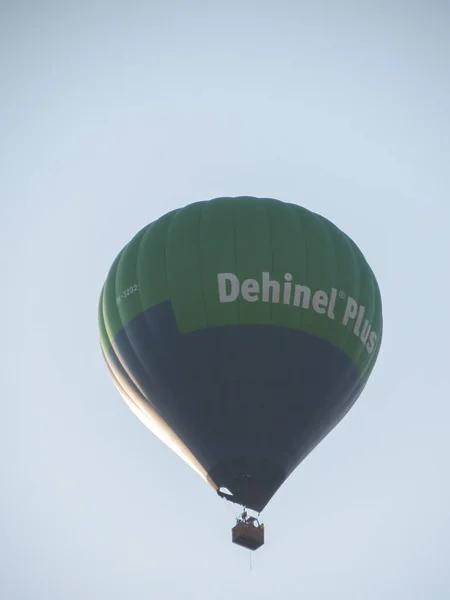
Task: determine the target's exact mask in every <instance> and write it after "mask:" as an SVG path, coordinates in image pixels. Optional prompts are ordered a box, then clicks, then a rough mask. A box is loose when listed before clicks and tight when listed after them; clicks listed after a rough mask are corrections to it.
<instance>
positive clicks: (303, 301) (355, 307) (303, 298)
mask: <svg viewBox="0 0 450 600" xmlns="http://www.w3.org/2000/svg"><path fill="white" fill-rule="evenodd" d="M261 276H262V277H261V279H262V283H261V284H260V282H259V281H258V280H257V279H244V280H243V281H242V282H241V281H240V280H239V278H238V276H237V275H235V274H234V273H218V274H217V284H218V292H219V302H221V303H225V302H235V301H236V300H238V299H239V298H242V299H243V300H245V301H246V302H258V301H259V300H261V301H262V302H272V303H274V304H278V303H283V304H286V305H289V306H295V307H299V308H303V309H305V310H309V309H310V308H312V309H313V310H314V312H316V313H318V314H323V315H325V314H326V316H327V317H328V318H329V319H332V320H334V319H336V315H335V308H336V300H337V298H340V299H341V300H345V299H347V301H346V305H345V309H344V313H343V317H342V321H341V323H342V325H343V326H347V325H348V324H350V325H352V326H353V333H354V335H355V336H356V337H358V338H359V339H360V341H361V343H362V344H363V345H364V347H365V349H366V350H367V352H368V353H369V354H372V352H373V351H374V349H375V345H376V342H377V334H376V332H375V331H372V324H371V323H370V321H369V320H368V319H365V321H364V325H363V319H364V313H365V310H366V309H365V307H364V306H363V305H359V304H358V302H357V301H356V300H355V299H354V298H352V297H351V296H348V295H347V294H346V293H345V292H344V291H343V290H339V291H338V290H337V289H336V288H331V291H330V293H327V292H326V291H325V290H316V291H315V292H314V293H313V292H312V290H311V288H310V287H308V286H306V285H301V284H293V283H292V275H291V273H286V274H285V275H284V281H283V282H282V283H280V282H279V281H277V280H275V279H271V278H270V273H269V272H268V271H263V272H262V273H261Z"/></svg>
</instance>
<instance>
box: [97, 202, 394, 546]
mask: <svg viewBox="0 0 450 600" xmlns="http://www.w3.org/2000/svg"><path fill="white" fill-rule="evenodd" d="M99 329H100V339H101V347H102V351H103V355H104V358H105V360H106V364H107V366H108V368H109V371H110V374H111V376H112V378H113V381H114V383H115V385H116V387H117V388H118V390H119V392H120V393H121V395H122V396H123V398H124V400H125V401H126V403H127V404H128V406H129V407H130V408H131V410H132V411H133V412H134V413H135V414H136V415H137V416H138V417H139V418H140V419H141V420H142V421H143V422H144V423H145V424H146V425H147V427H148V428H149V429H150V430H151V431H152V432H153V433H155V434H156V435H157V436H158V437H159V438H160V439H161V440H162V441H163V442H165V443H166V444H167V445H168V446H169V447H170V448H172V449H173V450H174V451H175V452H177V453H178V454H179V455H180V456H181V457H182V458H183V459H184V460H185V461H186V462H187V463H188V464H190V465H191V467H192V468H193V469H195V470H196V471H197V472H198V473H199V474H200V475H201V476H202V477H203V478H204V479H205V480H206V481H207V482H209V484H210V485H211V486H212V487H213V488H214V489H215V490H216V491H217V492H218V493H219V495H221V496H222V497H225V498H227V499H228V500H230V501H232V502H235V503H236V504H239V505H242V506H243V507H244V510H245V509H246V508H249V509H253V510H254V511H256V512H257V513H259V512H261V511H262V510H263V509H264V507H265V506H266V505H267V503H268V502H269V500H270V499H271V498H272V496H273V495H274V494H275V492H276V491H277V490H278V489H279V488H280V486H281V485H282V484H283V482H284V481H285V480H286V479H287V477H289V475H290V474H291V473H292V472H293V471H294V469H295V468H296V467H297V466H298V465H299V464H300V463H301V462H302V461H303V459H304V458H305V457H306V456H308V454H309V453H310V452H311V451H312V450H313V449H314V448H315V446H316V445H317V444H319V443H320V441H321V440H322V439H323V438H324V437H325V436H326V435H327V434H328V433H329V432H330V431H331V430H332V429H333V428H334V427H335V426H336V425H337V424H338V423H339V421H340V420H341V419H342V418H343V417H344V415H345V414H346V413H347V412H348V410H349V409H350V408H351V407H352V405H353V404H354V403H355V401H356V400H357V398H358V396H359V395H360V394H361V392H362V390H363V389H364V387H365V385H366V383H367V380H368V378H369V376H370V373H371V372H372V369H373V367H374V364H375V361H376V359H377V356H378V352H379V349H380V344H381V339H382V310H381V298H380V292H379V288H378V285H377V282H376V279H375V276H374V274H373V272H372V270H371V268H370V267H369V265H368V263H367V262H366V260H365V258H364V256H363V255H362V253H361V251H360V250H359V248H358V247H357V246H356V244H355V243H354V242H353V241H352V240H351V239H350V238H349V237H348V236H347V235H346V234H345V233H343V232H342V231H341V230H340V229H338V228H337V227H336V226H335V225H333V224H332V223H331V222H330V221H328V220H327V219H325V218H324V217H322V216H320V215H318V214H315V213H313V212H311V211H309V210H307V209H305V208H303V207H301V206H298V205H295V204H289V203H285V202H282V201H279V200H274V199H269V198H253V197H237V198H216V199H213V200H209V201H202V202H196V203H194V204H190V205H188V206H186V207H184V208H181V209H179V210H174V211H171V212H169V213H168V214H166V215H164V216H162V217H161V218H160V219H158V220H156V221H155V222H153V223H151V224H149V225H147V226H146V227H144V228H143V229H142V230H141V231H140V232H139V233H138V234H137V235H136V236H135V237H134V238H133V239H132V240H131V241H130V242H129V243H128V244H127V245H126V246H125V248H124V249H123V250H122V251H121V252H120V254H119V255H118V256H117V258H116V259H115V261H114V263H113V265H112V267H111V269H110V271H109V274H108V276H107V279H106V282H105V284H104V286H103V290H102V293H101V298H100V307H99ZM255 524H257V527H255ZM236 527H238V530H236V528H234V530H233V541H235V542H236V543H240V544H241V545H244V546H246V547H250V548H252V549H255V548H256V547H259V546H260V545H261V544H262V543H263V541H264V530H263V527H262V526H261V525H260V524H259V522H256V521H255V518H254V517H250V518H247V515H246V513H245V516H243V517H241V518H240V519H238V523H237V526H236Z"/></svg>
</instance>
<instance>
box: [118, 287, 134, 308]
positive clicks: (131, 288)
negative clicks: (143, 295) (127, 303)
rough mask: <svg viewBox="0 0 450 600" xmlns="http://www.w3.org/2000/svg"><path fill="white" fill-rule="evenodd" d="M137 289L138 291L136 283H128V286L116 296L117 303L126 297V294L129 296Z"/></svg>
mask: <svg viewBox="0 0 450 600" xmlns="http://www.w3.org/2000/svg"><path fill="white" fill-rule="evenodd" d="M137 291H138V284H137V283H135V284H134V285H130V287H128V288H127V289H126V290H123V292H121V293H120V294H119V295H118V296H116V302H117V305H119V304H120V303H121V302H122V300H125V298H128V296H131V294H134V293H135V292H137Z"/></svg>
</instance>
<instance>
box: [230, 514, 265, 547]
mask: <svg viewBox="0 0 450 600" xmlns="http://www.w3.org/2000/svg"><path fill="white" fill-rule="evenodd" d="M231 539H232V541H233V544H238V546H242V547H243V548H247V549H248V550H257V549H258V548H260V547H261V546H262V545H263V544H264V525H262V524H259V522H258V521H257V519H255V518H253V517H250V518H249V519H246V520H245V521H243V520H238V522H237V523H236V525H235V526H234V527H233V529H232V530H231Z"/></svg>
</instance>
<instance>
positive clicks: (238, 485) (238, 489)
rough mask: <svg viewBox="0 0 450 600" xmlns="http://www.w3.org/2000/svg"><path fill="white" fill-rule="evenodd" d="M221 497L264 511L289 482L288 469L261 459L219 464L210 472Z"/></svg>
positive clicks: (236, 460)
mask: <svg viewBox="0 0 450 600" xmlns="http://www.w3.org/2000/svg"><path fill="white" fill-rule="evenodd" d="M208 478H209V479H210V480H211V481H214V482H215V483H216V485H215V487H216V491H217V493H218V495H219V496H220V497H222V498H225V499H226V500H229V501H230V502H234V503H235V504H240V505H241V506H245V507H247V508H250V509H252V510H255V511H256V512H261V511H262V510H263V508H264V507H265V506H266V504H267V503H268V502H269V500H270V499H271V498H272V496H273V495H274V494H275V492H276V491H277V490H278V488H279V487H280V486H281V484H282V483H283V481H284V480H285V473H284V470H283V469H282V468H281V467H279V466H278V465H276V464H274V463H272V462H271V461H268V460H267V459H261V458H250V457H239V458H233V459H230V460H225V461H222V462H220V463H218V464H217V465H216V466H215V467H214V468H213V469H211V471H210V472H209V473H208Z"/></svg>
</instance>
